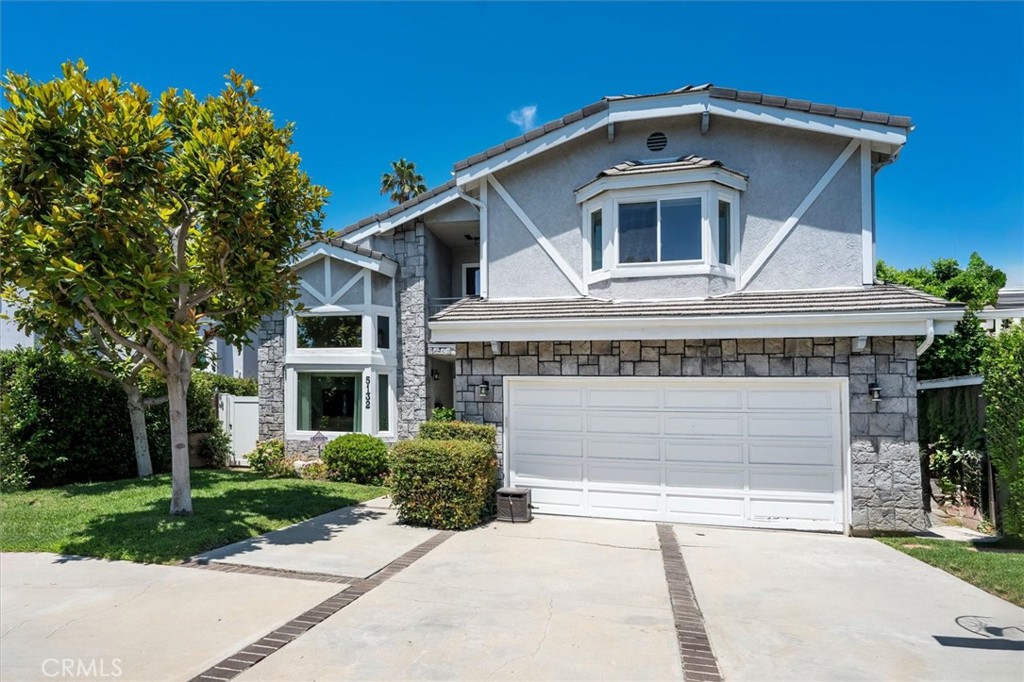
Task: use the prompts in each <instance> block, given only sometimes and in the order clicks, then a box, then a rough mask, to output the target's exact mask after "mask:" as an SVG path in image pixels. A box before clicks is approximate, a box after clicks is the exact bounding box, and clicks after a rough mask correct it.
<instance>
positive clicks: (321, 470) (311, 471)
mask: <svg viewBox="0 0 1024 682" xmlns="http://www.w3.org/2000/svg"><path fill="white" fill-rule="evenodd" d="M295 470H296V471H297V472H298V473H299V478H304V479H306V480H309V481H326V480H328V473H329V472H328V471H327V467H326V466H325V465H324V463H323V462H306V463H305V464H303V465H302V466H299V467H296V469H295Z"/></svg>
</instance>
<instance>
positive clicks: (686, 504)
mask: <svg viewBox="0 0 1024 682" xmlns="http://www.w3.org/2000/svg"><path fill="white" fill-rule="evenodd" d="M666 501H667V503H668V513H669V514H686V515H687V516H689V517H708V518H717V519H721V518H723V517H726V518H730V519H734V520H739V519H742V518H743V511H744V504H743V498H738V497H736V498H729V497H701V496H697V495H668V496H667V499H666Z"/></svg>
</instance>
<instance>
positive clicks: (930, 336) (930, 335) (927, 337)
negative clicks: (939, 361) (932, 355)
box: [917, 320, 935, 357]
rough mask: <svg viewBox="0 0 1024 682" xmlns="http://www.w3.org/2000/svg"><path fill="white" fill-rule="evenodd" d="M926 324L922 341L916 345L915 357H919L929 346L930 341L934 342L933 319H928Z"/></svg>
mask: <svg viewBox="0 0 1024 682" xmlns="http://www.w3.org/2000/svg"><path fill="white" fill-rule="evenodd" d="M927 324H928V326H927V327H926V328H925V330H926V331H925V334H924V341H922V342H921V345H920V346H918V347H917V357H921V355H923V354H924V352H925V351H926V350H928V349H929V348H931V345H932V343H934V342H935V320H928V323H927Z"/></svg>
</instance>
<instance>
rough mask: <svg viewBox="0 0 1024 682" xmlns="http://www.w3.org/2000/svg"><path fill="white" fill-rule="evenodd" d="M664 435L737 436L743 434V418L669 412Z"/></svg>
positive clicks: (666, 416)
mask: <svg viewBox="0 0 1024 682" xmlns="http://www.w3.org/2000/svg"><path fill="white" fill-rule="evenodd" d="M665 433H666V434H667V435H670V436H739V435H742V434H743V418H742V417H741V416H739V415H724V414H719V415H710V414H701V413H693V412H682V413H678V412H677V413H671V412H670V413H667V414H666V415H665Z"/></svg>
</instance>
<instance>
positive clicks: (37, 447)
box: [0, 349, 256, 490]
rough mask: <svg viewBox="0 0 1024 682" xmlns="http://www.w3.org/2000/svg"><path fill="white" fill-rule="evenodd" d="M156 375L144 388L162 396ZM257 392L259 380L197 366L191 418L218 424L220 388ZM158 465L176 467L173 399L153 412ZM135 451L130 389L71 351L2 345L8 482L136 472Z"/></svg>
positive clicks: (1, 421)
mask: <svg viewBox="0 0 1024 682" xmlns="http://www.w3.org/2000/svg"><path fill="white" fill-rule="evenodd" d="M160 388H161V386H160V384H159V383H158V382H156V381H153V382H145V384H144V393H145V394H147V395H156V394H157V393H156V392H157V391H159V390H160ZM217 392H224V393H226V392H232V393H235V394H236V395H255V394H256V382H255V381H252V380H250V379H233V378H231V377H224V376H219V375H214V374H207V373H200V372H196V373H195V374H194V375H193V378H192V385H191V388H190V389H189V405H188V407H189V425H190V427H192V431H193V432H196V433H200V432H201V433H207V432H211V431H213V429H214V426H215V425H216V423H217V408H216V405H215V404H214V400H213V398H214V394H215V393H217ZM146 427H147V430H148V432H149V446H150V451H151V453H152V458H153V468H154V471H156V472H162V471H167V470H169V466H170V433H169V429H170V427H169V422H168V417H167V406H166V405H160V406H156V407H154V408H151V409H150V410H149V411H148V412H147V415H146ZM135 473H136V468H135V451H134V446H133V444H132V434H131V424H130V422H129V419H128V406H127V402H126V399H125V395H124V391H123V390H122V388H121V387H120V386H118V385H117V384H116V383H114V382H112V381H109V380H107V379H102V378H100V377H98V376H97V375H95V374H94V373H93V372H91V371H90V370H89V369H87V368H86V367H84V366H83V365H81V364H80V363H78V362H76V361H75V360H74V359H73V358H71V357H69V356H59V355H53V354H48V353H44V352H42V351H39V350H35V349H18V350H12V351H0V487H2V488H3V489H5V490H7V489H17V488H22V487H25V486H26V485H27V486H31V487H37V488H43V487H49V486H56V485H64V484H66V483H79V482H89V481H107V480H113V479H117V478H129V477H131V476H134V475H135Z"/></svg>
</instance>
